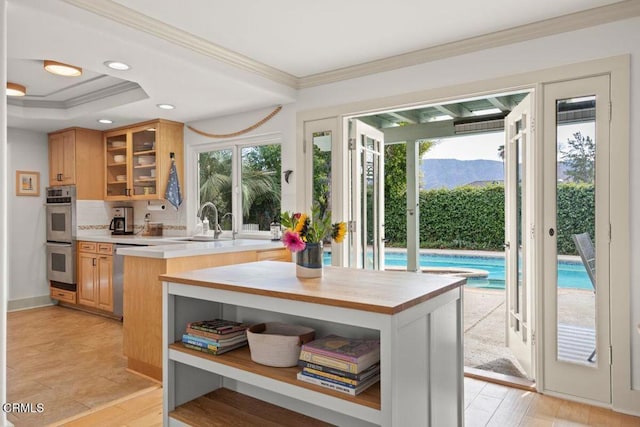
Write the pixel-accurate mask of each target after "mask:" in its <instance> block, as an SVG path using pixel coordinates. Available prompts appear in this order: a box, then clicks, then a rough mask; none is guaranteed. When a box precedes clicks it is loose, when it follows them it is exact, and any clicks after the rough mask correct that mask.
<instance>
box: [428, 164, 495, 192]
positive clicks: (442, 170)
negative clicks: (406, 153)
mask: <svg viewBox="0 0 640 427" xmlns="http://www.w3.org/2000/svg"><path fill="white" fill-rule="evenodd" d="M420 168H421V171H422V185H421V186H420V188H422V189H425V190H431V189H434V188H454V187H459V186H461V185H466V184H470V183H472V182H475V181H503V180H504V170H503V164H502V161H499V160H456V159H423V160H422V164H421V166H420Z"/></svg>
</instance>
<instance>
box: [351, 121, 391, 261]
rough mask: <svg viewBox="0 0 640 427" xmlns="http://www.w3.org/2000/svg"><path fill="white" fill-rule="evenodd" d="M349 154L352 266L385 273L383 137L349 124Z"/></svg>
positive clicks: (363, 125) (358, 124) (368, 128)
mask: <svg viewBox="0 0 640 427" xmlns="http://www.w3.org/2000/svg"><path fill="white" fill-rule="evenodd" d="M349 153H350V167H351V174H350V175H351V207H350V218H351V220H350V221H349V232H350V239H349V244H350V251H349V253H350V259H349V266H350V267H354V268H364V269H372V270H384V134H383V133H382V132H381V131H379V130H378V129H376V128H374V127H372V126H369V125H367V124H366V123H363V122H361V121H360V120H355V119H354V120H350V121H349Z"/></svg>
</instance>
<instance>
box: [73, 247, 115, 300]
mask: <svg viewBox="0 0 640 427" xmlns="http://www.w3.org/2000/svg"><path fill="white" fill-rule="evenodd" d="M112 254H113V246H112V245H111V244H110V243H98V244H96V243H94V242H78V288H77V289H78V290H77V292H78V304H81V305H84V306H87V307H92V308H97V309H99V310H104V311H108V312H113V255H112Z"/></svg>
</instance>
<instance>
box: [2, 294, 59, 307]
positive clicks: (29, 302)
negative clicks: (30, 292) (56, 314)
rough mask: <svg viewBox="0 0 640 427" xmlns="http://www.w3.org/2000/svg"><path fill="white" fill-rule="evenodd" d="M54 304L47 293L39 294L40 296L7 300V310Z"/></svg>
mask: <svg viewBox="0 0 640 427" xmlns="http://www.w3.org/2000/svg"><path fill="white" fill-rule="evenodd" d="M54 304H55V303H54V302H53V300H52V299H51V297H50V296H49V294H47V295H41V296H37V297H31V298H23V299H16V300H11V301H8V303H7V311H20V310H27V309H30V308H36V307H46V306H49V305H54Z"/></svg>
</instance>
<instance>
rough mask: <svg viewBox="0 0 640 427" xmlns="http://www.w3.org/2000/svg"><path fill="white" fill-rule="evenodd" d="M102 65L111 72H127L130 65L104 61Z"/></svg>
mask: <svg viewBox="0 0 640 427" xmlns="http://www.w3.org/2000/svg"><path fill="white" fill-rule="evenodd" d="M104 65H106V66H107V67H109V68H111V69H112V70H118V71H127V70H129V69H131V66H130V65H128V64H125V63H124V62H120V61H105V63H104Z"/></svg>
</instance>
